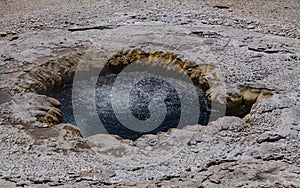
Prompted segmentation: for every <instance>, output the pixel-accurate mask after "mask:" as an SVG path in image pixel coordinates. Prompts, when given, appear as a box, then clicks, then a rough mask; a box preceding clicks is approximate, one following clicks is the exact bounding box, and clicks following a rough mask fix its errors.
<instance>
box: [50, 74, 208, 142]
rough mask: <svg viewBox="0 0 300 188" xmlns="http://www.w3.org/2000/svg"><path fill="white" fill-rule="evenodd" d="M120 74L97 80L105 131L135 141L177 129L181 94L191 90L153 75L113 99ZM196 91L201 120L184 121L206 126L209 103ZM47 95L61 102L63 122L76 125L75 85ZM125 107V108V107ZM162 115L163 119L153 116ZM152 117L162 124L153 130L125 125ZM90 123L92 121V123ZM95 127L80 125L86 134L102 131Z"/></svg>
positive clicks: (99, 111)
mask: <svg viewBox="0 0 300 188" xmlns="http://www.w3.org/2000/svg"><path fill="white" fill-rule="evenodd" d="M117 76H118V75H117V74H105V75H100V76H99V77H98V79H97V85H96V87H95V89H94V92H95V101H96V111H97V114H98V117H99V119H100V121H101V123H102V126H104V128H105V130H106V133H109V134H115V135H119V136H121V137H123V138H126V139H131V140H135V139H137V138H139V137H140V136H142V135H144V134H155V133H157V132H161V131H167V130H168V129H170V128H176V127H177V126H178V124H179V122H180V121H181V118H182V117H181V115H182V110H183V108H182V101H181V99H182V96H181V95H182V93H185V92H186V93H188V92H189V91H185V92H181V93H178V92H177V90H176V89H175V88H174V87H173V86H172V85H171V84H170V83H168V81H165V80H164V79H159V78H156V77H151V76H150V77H147V78H144V79H141V80H138V81H136V82H134V84H133V85H132V87H131V89H130V92H129V95H127V96H123V95H122V92H121V95H119V96H117V98H112V94H113V84H114V82H115V81H116V78H117ZM131 76H132V75H131ZM132 77H134V76H132ZM123 85H124V86H125V85H126V82H125V81H124V84H123V83H122V86H123ZM182 87H183V88H184V87H185V83H183V84H182ZM195 88H196V87H195ZM183 90H184V89H183ZM196 92H197V95H198V96H197V100H198V102H199V106H198V108H199V109H198V110H199V114H198V117H199V118H198V122H189V118H186V119H187V120H185V122H183V123H184V124H186V125H191V124H195V123H198V124H201V125H206V124H207V123H208V122H209V118H210V117H209V116H210V110H209V108H208V105H207V103H206V99H205V97H204V95H203V92H202V90H201V89H198V88H197V89H196ZM119 93H120V92H119ZM48 95H49V96H51V97H54V98H56V99H58V100H59V101H60V102H61V104H62V107H61V110H62V116H63V123H71V124H74V125H77V122H76V121H75V118H74V114H73V106H72V85H71V84H66V85H64V86H63V87H60V88H56V89H54V90H52V91H50V92H49V93H48ZM124 95H125V94H124ZM162 96H163V97H162ZM123 97H124V98H128V100H127V101H128V106H127V107H129V108H128V109H127V110H125V107H124V106H125V105H123V104H125V103H124V99H123ZM160 99H163V100H160ZM85 100H89V99H85ZM113 100H114V101H113ZM153 101H154V102H153ZM113 102H114V104H116V105H115V106H117V108H118V109H116V107H115V108H114V106H113V105H112V103H113ZM123 107H124V110H122V108H123ZM127 107H126V108H127ZM156 109H159V110H156ZM89 110H90V109H82V113H89ZM116 111H118V112H116ZM187 114H188V113H187ZM191 115H192V114H191ZM161 116H162V117H164V118H163V119H162V120H160V121H159V120H157V119H155V118H154V117H161ZM127 117H128V118H127ZM129 117H131V118H132V117H134V118H135V120H134V121H132V122H131V119H130V118H129ZM151 118H152V119H153V118H154V119H153V124H159V125H158V126H153V127H154V128H153V129H151V130H149V129H145V130H144V129H143V126H145V127H146V126H149V125H146V124H145V125H143V123H141V124H140V125H132V126H133V127H135V126H136V129H132V128H131V127H128V126H124V121H126V123H127V124H129V125H130V124H136V121H138V122H143V121H145V122H146V121H147V120H149V119H151ZM120 119H123V120H122V122H120ZM158 119H159V118H158ZM191 119H192V118H191ZM181 123H182V122H181ZM90 124H92V122H91V123H90ZM96 126H97V125H90V126H89V127H88V126H87V128H86V130H83V129H85V127H80V129H81V131H83V132H84V135H85V136H89V135H94V134H98V133H102V132H100V131H99V130H98V129H97V128H93V127H96ZM91 127H92V128H91Z"/></svg>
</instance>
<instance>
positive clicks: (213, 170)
mask: <svg viewBox="0 0 300 188" xmlns="http://www.w3.org/2000/svg"><path fill="white" fill-rule="evenodd" d="M0 7H1V8H0V9H1V11H0V16H1V18H0V23H1V25H0V26H1V28H0V35H1V38H0V126H1V127H0V139H1V142H0V150H1V152H0V160H1V163H0V186H3V187H9V186H11V187H15V186H33V187H44V186H61V187H63V186H77V187H83V186H95V187H97V186H107V187H115V186H120V187H126V186H136V187H158V186H161V187H163V186H166V187H178V186H179V187H299V186H300V181H299V176H300V148H299V141H300V124H299V122H300V117H299V114H300V100H299V99H300V87H299V80H300V54H299V53H300V42H299V38H300V31H299V18H300V15H299V11H298V10H299V8H300V3H299V1H297V0H293V1H292V0H291V1H259V0H254V1H249V2H244V1H201V3H200V2H197V1H172V2H171V1H162V2H154V1H144V2H137V1H128V2H127V1H95V2H93V1H69V2H68V3H67V4H66V5H64V4H62V3H61V2H59V1H55V0H53V1H25V0H24V1H6V0H2V1H0ZM99 25H100V26H101V27H97V28H94V29H88V30H86V29H85V30H82V31H74V30H72V29H70V28H73V29H74V28H85V27H89V28H90V27H91V26H99ZM107 25H108V26H109V27H103V26H107ZM68 29H69V30H68ZM75 30H76V29H75ZM72 31H73V32H72ZM132 48H140V49H143V50H146V51H153V50H162V51H167V52H172V53H175V54H179V55H181V56H183V59H186V60H190V61H194V62H196V63H209V64H213V65H215V66H217V67H219V68H220V72H221V73H222V74H223V75H224V82H225V83H226V86H227V87H228V89H229V90H230V88H236V87H237V86H238V85H245V84H246V83H252V84H254V85H262V84H263V85H265V87H267V88H270V89H272V90H273V97H272V98H269V99H264V100H260V101H258V102H257V103H256V104H255V105H254V106H253V108H252V110H251V113H250V115H249V116H247V118H245V119H243V120H242V119H239V118H237V117H223V118H221V119H218V120H217V121H214V122H211V123H210V124H209V125H208V126H207V127H203V126H198V125H195V126H186V127H185V128H184V129H182V130H179V129H172V130H170V131H169V132H167V133H161V134H158V135H147V136H144V137H142V138H140V139H138V140H136V141H134V142H133V141H128V140H122V139H119V138H117V137H114V136H111V135H95V136H91V137H88V138H81V137H80V134H79V132H78V130H77V129H76V128H75V127H72V126H71V125H65V124H60V125H56V126H53V127H50V128H42V127H43V126H44V125H45V124H42V123H37V122H36V118H35V116H36V114H42V113H45V112H49V109H48V108H49V106H55V105H56V102H57V101H55V100H53V99H49V98H47V97H45V96H43V95H37V94H34V93H18V92H16V90H14V89H15V87H16V85H15V83H18V82H19V80H20V79H21V78H22V75H26V73H27V72H29V71H30V70H32V69H33V68H36V67H38V66H42V65H44V64H45V63H47V62H49V61H50V60H51V59H54V61H55V59H60V58H63V57H65V58H67V59H70V58H74V61H76V58H77V56H76V55H75V56H73V57H71V56H72V55H70V54H76V53H78V52H81V53H84V52H85V51H86V50H88V51H89V50H90V49H93V50H95V49H96V50H97V51H99V54H98V56H97V58H102V59H101V60H103V61H105V60H106V59H107V58H109V57H110V55H112V54H114V53H115V52H117V51H119V50H122V49H132ZM69 56H70V57H69ZM92 60H93V58H92V57H91V61H90V62H93V61H92ZM59 62H60V61H58V62H57V63H59ZM101 62H102V61H101ZM94 64H97V62H94ZM17 91H19V90H17ZM45 108H46V109H45Z"/></svg>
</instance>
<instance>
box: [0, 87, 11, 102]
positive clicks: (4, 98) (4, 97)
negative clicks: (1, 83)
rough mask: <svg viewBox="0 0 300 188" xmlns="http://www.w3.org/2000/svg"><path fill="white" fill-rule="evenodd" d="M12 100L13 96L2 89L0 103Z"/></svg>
mask: <svg viewBox="0 0 300 188" xmlns="http://www.w3.org/2000/svg"><path fill="white" fill-rule="evenodd" d="M10 101H11V96H10V95H9V94H8V93H6V92H4V91H1V90H0V104H3V103H7V102H10Z"/></svg>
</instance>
